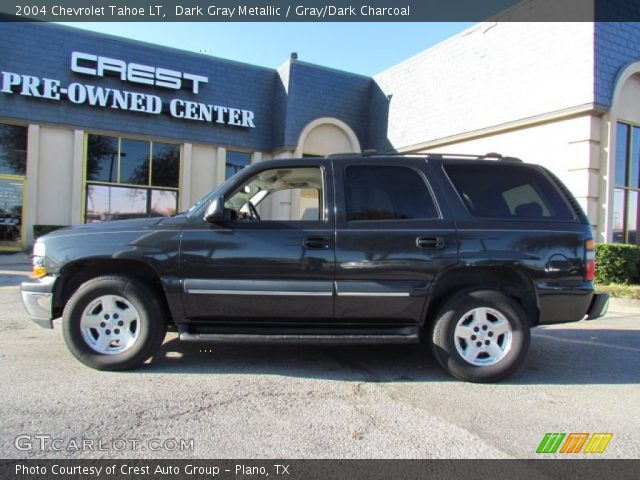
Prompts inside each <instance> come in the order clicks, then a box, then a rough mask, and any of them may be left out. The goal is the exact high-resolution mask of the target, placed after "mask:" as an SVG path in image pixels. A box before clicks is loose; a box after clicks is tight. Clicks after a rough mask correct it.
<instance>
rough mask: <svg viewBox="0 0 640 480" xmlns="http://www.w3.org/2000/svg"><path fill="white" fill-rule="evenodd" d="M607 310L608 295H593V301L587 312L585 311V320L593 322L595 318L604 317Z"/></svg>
mask: <svg viewBox="0 0 640 480" xmlns="http://www.w3.org/2000/svg"><path fill="white" fill-rule="evenodd" d="M608 308H609V294H608V293H594V294H593V300H591V305H590V306H589V310H587V316H586V317H585V320H595V319H596V318H600V317H604V315H605V314H606V313H607V309H608Z"/></svg>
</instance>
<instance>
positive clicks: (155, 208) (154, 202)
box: [151, 190, 178, 217]
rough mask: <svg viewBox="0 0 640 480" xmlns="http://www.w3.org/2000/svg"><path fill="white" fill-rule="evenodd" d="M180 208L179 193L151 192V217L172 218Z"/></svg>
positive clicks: (166, 191)
mask: <svg viewBox="0 0 640 480" xmlns="http://www.w3.org/2000/svg"><path fill="white" fill-rule="evenodd" d="M177 208H178V192H173V191H171V190H151V216H152V217H170V216H171V215H175V214H176V212H177Z"/></svg>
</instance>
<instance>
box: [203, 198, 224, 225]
mask: <svg viewBox="0 0 640 480" xmlns="http://www.w3.org/2000/svg"><path fill="white" fill-rule="evenodd" d="M204 221H205V222H207V223H220V222H222V221H224V200H223V199H222V197H215V198H214V199H213V200H211V203H210V204H209V206H208V207H207V211H206V212H205V214H204Z"/></svg>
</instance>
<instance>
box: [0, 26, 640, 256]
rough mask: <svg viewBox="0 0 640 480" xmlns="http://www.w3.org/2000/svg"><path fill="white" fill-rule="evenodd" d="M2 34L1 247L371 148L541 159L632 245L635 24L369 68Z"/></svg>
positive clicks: (611, 231) (565, 30)
mask: <svg viewBox="0 0 640 480" xmlns="http://www.w3.org/2000/svg"><path fill="white" fill-rule="evenodd" d="M380 28H381V29H383V28H384V27H383V26H381V27H380ZM427 28H429V26H428V24H425V29H427ZM0 44H1V45H2V50H3V55H2V56H1V58H0V249H4V250H7V249H22V248H25V247H26V246H27V245H28V244H29V243H30V242H32V241H33V235H34V233H33V230H34V228H33V227H34V225H72V224H80V223H89V222H99V221H105V220H110V219H118V218H132V217H140V216H150V215H170V214H172V213H175V212H176V211H180V210H184V209H186V208H188V207H189V206H190V205H191V204H193V203H194V202H195V201H196V200H197V199H198V198H200V197H202V196H203V195H205V194H206V193H207V192H209V191H210V190H211V189H212V188H213V187H214V186H216V185H218V184H220V183H221V182H223V181H224V180H225V178H227V177H229V176H230V175H232V174H233V173H235V172H236V171H238V170H239V169H241V168H243V167H244V166H246V165H248V164H250V163H254V162H259V161H262V160H266V159H273V158H288V157H302V156H324V155H328V154H333V153H346V152H353V153H355V152H362V151H364V150H368V149H375V150H377V151H380V152H388V151H399V152H412V153H420V152H443V153H487V152H500V153H502V154H504V155H508V156H516V157H520V158H522V159H523V160H525V161H527V162H532V163H538V164H542V165H544V166H546V167H548V168H549V169H551V170H552V171H553V172H554V173H556V174H557V175H558V176H559V177H560V178H561V179H562V180H563V181H564V182H565V183H566V184H567V185H568V186H569V188H570V189H571V191H572V192H573V193H574V195H575V196H576V197H577V198H578V200H579V201H580V203H581V204H582V206H583V207H584V209H585V211H586V212H587V213H588V216H589V218H590V219H591V222H592V225H593V229H594V232H595V234H596V238H597V240H598V241H600V242H605V241H608V242H612V241H613V242H625V243H640V239H638V238H637V237H636V230H637V225H638V222H639V214H640V211H639V209H638V206H639V204H640V185H639V180H640V24H635V23H586V22H583V23H578V22H576V23H558V22H553V23H542V22H539V23H515V22H489V23H487V22H485V23H479V24H477V25H475V26H473V27H471V28H469V29H468V30H466V31H464V32H462V33H460V34H458V35H456V36H454V37H452V38H449V39H447V40H446V41H444V42H442V43H440V44H438V45H436V46H434V47H432V48H430V49H428V50H425V51H423V52H421V53H419V54H418V55H416V56H414V57H412V58H409V59H407V60H405V61H404V62H402V63H400V64H398V65H395V66H393V67H391V68H389V69H388V70H386V71H384V72H381V73H379V74H378V75H375V76H374V77H367V76H362V75H356V74H353V73H349V72H344V71H339V70H335V69H332V68H330V66H318V65H313V64H309V63H306V62H304V61H302V60H299V59H297V58H296V56H295V55H292V56H291V58H290V59H288V60H286V62H285V63H284V64H283V65H282V66H281V67H280V68H278V69H269V68H263V67H258V66H253V65H248V64H243V63H238V62H233V61H229V60H223V59H219V58H214V57H211V56H208V55H201V54H195V53H191V52H186V51H180V50H175V49H171V48H166V47H160V46H156V45H151V44H146V43H141V42H136V41H132V40H127V39H123V38H117V37H113V36H108V35H102V34H95V33H91V32H87V31H83V30H79V29H75V28H69V27H62V26H58V25H52V24H36V23H6V22H5V23H2V24H0ZM369 54H370V55H375V52H363V55H369ZM289 200H291V199H289ZM279 208H280V210H281V211H282V212H283V213H282V215H284V216H286V215H287V212H288V211H290V210H291V209H292V208H294V207H293V206H292V202H291V201H288V200H287V198H284V197H283V198H282V201H281V205H279Z"/></svg>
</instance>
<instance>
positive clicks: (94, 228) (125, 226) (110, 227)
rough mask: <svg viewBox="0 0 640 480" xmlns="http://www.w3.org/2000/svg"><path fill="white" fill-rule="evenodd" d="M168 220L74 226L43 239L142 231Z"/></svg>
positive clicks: (148, 219)
mask: <svg viewBox="0 0 640 480" xmlns="http://www.w3.org/2000/svg"><path fill="white" fill-rule="evenodd" d="M166 220H168V219H167V217H152V218H136V219H132V220H112V221H109V222H101V223H89V224H86V225H74V226H71V227H66V228H61V229H60V230H55V231H53V232H51V233H48V234H47V235H44V236H43V237H40V238H42V239H44V240H47V239H49V238H57V237H65V236H67V235H75V234H78V233H84V232H87V233H89V232H91V233H97V232H101V231H104V232H113V231H125V230H141V229H145V228H149V227H153V226H155V225H159V224H161V223H163V222H164V221H166Z"/></svg>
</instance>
